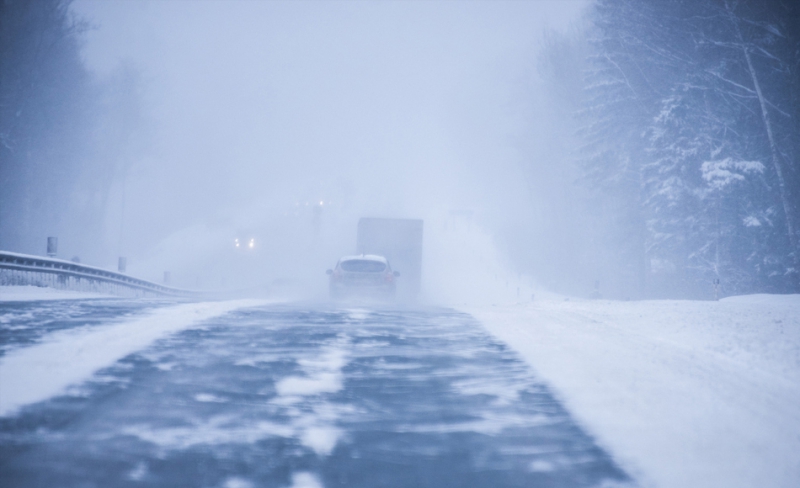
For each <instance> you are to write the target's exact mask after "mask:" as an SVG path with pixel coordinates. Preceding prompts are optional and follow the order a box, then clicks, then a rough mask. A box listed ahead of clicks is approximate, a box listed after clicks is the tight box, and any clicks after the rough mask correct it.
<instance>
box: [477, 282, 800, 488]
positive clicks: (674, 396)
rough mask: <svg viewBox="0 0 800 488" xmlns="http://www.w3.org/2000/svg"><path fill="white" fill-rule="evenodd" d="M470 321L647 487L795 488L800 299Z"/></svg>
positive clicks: (608, 306) (572, 306) (612, 307)
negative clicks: (520, 360)
mask: <svg viewBox="0 0 800 488" xmlns="http://www.w3.org/2000/svg"><path fill="white" fill-rule="evenodd" d="M468 311H469V312H470V313H471V314H472V315H473V316H474V317H476V318H477V319H478V320H480V321H481V322H483V324H484V325H485V326H486V327H487V329H488V330H489V331H490V332H491V333H493V334H494V335H495V336H497V337H498V338H500V339H501V340H503V341H504V342H506V343H507V344H509V346H510V347H512V348H514V349H515V350H516V351H518V352H519V353H520V354H521V355H522V356H523V357H524V358H525V359H526V360H527V361H528V362H529V363H530V364H531V365H532V366H533V368H534V369H535V370H536V371H537V373H538V374H539V375H540V376H541V377H543V379H544V380H545V381H547V382H548V383H549V384H550V385H551V387H552V388H553V389H554V391H555V392H556V393H557V395H559V396H560V397H561V398H562V399H563V400H564V402H565V403H566V406H567V408H569V409H570V410H571V411H572V412H573V414H574V415H575V416H576V418H577V419H578V420H579V421H580V422H581V423H583V424H584V425H585V426H586V427H587V428H588V429H589V431H590V432H592V433H593V434H594V435H595V436H596V437H597V438H598V440H599V442H600V444H601V445H604V447H606V448H608V449H609V450H610V451H611V452H612V453H613V454H614V455H615V457H616V458H617V460H618V461H619V462H620V463H621V464H622V465H623V466H624V467H625V468H626V469H627V470H628V471H629V473H630V474H632V475H633V476H634V477H636V478H637V479H638V481H639V482H640V483H642V484H643V485H644V486H655V487H659V488H671V487H676V488H677V487H703V488H706V487H725V488H733V487H753V486H769V487H796V486H798V482H800V481H799V480H800V455H798V453H800V295H782V296H781V295H752V296H742V297H730V298H726V299H724V300H721V301H719V302H699V301H668V300H664V301H642V302H614V301H601V300H596V301H587V300H570V301H565V300H549V301H541V302H535V303H530V304H520V305H513V306H504V307H485V308H480V309H474V310H468Z"/></svg>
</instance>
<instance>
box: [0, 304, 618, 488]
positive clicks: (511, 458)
mask: <svg viewBox="0 0 800 488" xmlns="http://www.w3.org/2000/svg"><path fill="white" fill-rule="evenodd" d="M0 432H2V442H0V459H1V460H2V461H0V476H2V477H3V479H6V480H10V481H11V482H12V483H13V484H15V486H34V485H36V486H39V485H48V484H50V485H52V484H57V483H56V481H57V482H58V483H61V484H79V483H90V484H91V483H94V484H98V485H100V484H102V485H103V486H128V485H130V484H132V483H134V482H135V483H138V484H144V485H146V486H174V485H175V484H176V483H182V484H191V485H194V486H261V485H265V486H340V485H343V486H351V487H371V486H388V485H392V486H423V487H425V486H430V487H442V486H445V487H447V486H452V487H490V486H491V487H505V486H508V487H521V486H531V485H545V486H568V487H571V486H575V487H590V486H599V485H603V486H631V485H632V484H633V481H632V480H631V478H630V477H629V476H628V475H627V474H626V473H625V472H624V471H623V470H622V469H620V468H619V467H618V466H617V464H616V463H615V461H614V460H613V459H612V458H611V457H610V456H609V455H608V454H607V453H606V452H605V451H604V450H603V449H601V448H599V447H598V446H597V444H596V443H595V442H594V440H593V439H592V437H591V436H589V435H587V434H586V433H585V432H584V431H583V430H582V429H581V428H580V427H579V426H578V425H577V424H576V423H575V422H574V421H573V419H572V417H571V415H570V413H569V412H568V411H567V410H566V409H564V407H563V406H562V405H561V404H560V403H559V402H558V401H556V400H555V399H554V398H553V396H552V394H551V393H550V391H549V389H548V388H547V386H545V385H544V384H543V383H542V382H541V381H540V380H539V379H538V378H537V377H536V376H535V375H534V374H533V373H532V371H531V370H530V368H529V367H528V366H527V365H526V364H525V363H524V362H523V361H521V360H520V358H519V357H518V356H517V354H516V353H514V352H513V351H511V350H510V349H509V348H508V347H506V346H505V345H503V344H502V343H500V342H498V341H497V340H495V339H494V338H492V337H491V336H490V335H488V334H487V333H486V332H485V330H484V329H483V328H482V327H481V326H480V324H478V323H477V322H476V321H475V320H474V319H472V318H471V317H470V316H469V315H466V314H462V313H457V312H454V311H452V310H449V309H437V308H430V309H416V310H410V309H375V308H339V307H336V306H311V305H297V304H293V305H289V304H283V305H264V306H254V307H248V308H239V309H236V310H232V311H230V312H229V313H227V314H224V315H219V316H216V317H215V318H210V319H207V320H203V321H200V322H197V323H195V324H194V325H192V326H191V327H187V328H185V329H183V330H180V331H177V332H175V333H172V334H170V335H167V336H164V337H162V338H160V339H158V340H156V341H154V342H152V343H151V344H150V345H148V346H146V347H143V348H141V349H139V350H137V351H136V352H133V353H131V354H128V355H126V356H125V357H123V358H121V359H120V360H118V361H116V362H114V363H113V364H111V365H109V366H108V367H105V368H103V369H102V370H100V371H99V372H98V373H97V374H95V375H94V376H92V377H91V378H90V379H89V380H88V381H86V382H84V383H82V384H81V386H80V388H79V389H76V390H73V391H71V392H67V393H66V394H64V395H61V396H56V397H53V398H50V399H48V400H46V401H42V402H39V403H36V404H33V405H29V406H28V407H26V408H24V409H22V410H21V411H20V413H19V414H17V415H16V416H12V417H6V418H4V419H0Z"/></svg>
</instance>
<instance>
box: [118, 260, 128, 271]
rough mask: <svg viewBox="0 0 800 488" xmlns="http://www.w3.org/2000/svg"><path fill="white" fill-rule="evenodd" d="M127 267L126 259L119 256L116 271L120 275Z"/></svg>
mask: <svg viewBox="0 0 800 488" xmlns="http://www.w3.org/2000/svg"><path fill="white" fill-rule="evenodd" d="M127 267H128V258H125V257H122V256H120V257H119V261H118V262H117V270H118V271H119V272H120V273H124V272H125V268H127Z"/></svg>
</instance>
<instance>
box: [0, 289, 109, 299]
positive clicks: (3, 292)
mask: <svg viewBox="0 0 800 488" xmlns="http://www.w3.org/2000/svg"><path fill="white" fill-rule="evenodd" d="M109 297H111V295H103V294H100V293H91V292H85V291H71V290H58V289H56V288H47V287H41V286H0V302H30V301H34V300H74V299H81V298H82V299H86V298H109Z"/></svg>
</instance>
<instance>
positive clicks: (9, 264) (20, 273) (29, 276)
mask: <svg viewBox="0 0 800 488" xmlns="http://www.w3.org/2000/svg"><path fill="white" fill-rule="evenodd" d="M0 285H33V286H47V287H52V288H61V289H67V290H80V291H93V292H98V293H108V294H112V295H134V296H165V295H166V296H176V297H191V296H197V295H199V294H200V293H199V292H195V291H190V290H181V289H179V288H172V287H169V286H164V285H160V284H158V283H153V282H152V281H147V280H140V279H138V278H133V277H131V276H128V275H125V274H122V273H117V272H114V271H108V270H106V269H102V268H98V267H95V266H89V265H86V264H80V263H74V262H72V261H66V260H63V259H56V258H46V257H42V256H33V255H30V254H20V253H14V252H8V251H0Z"/></svg>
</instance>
